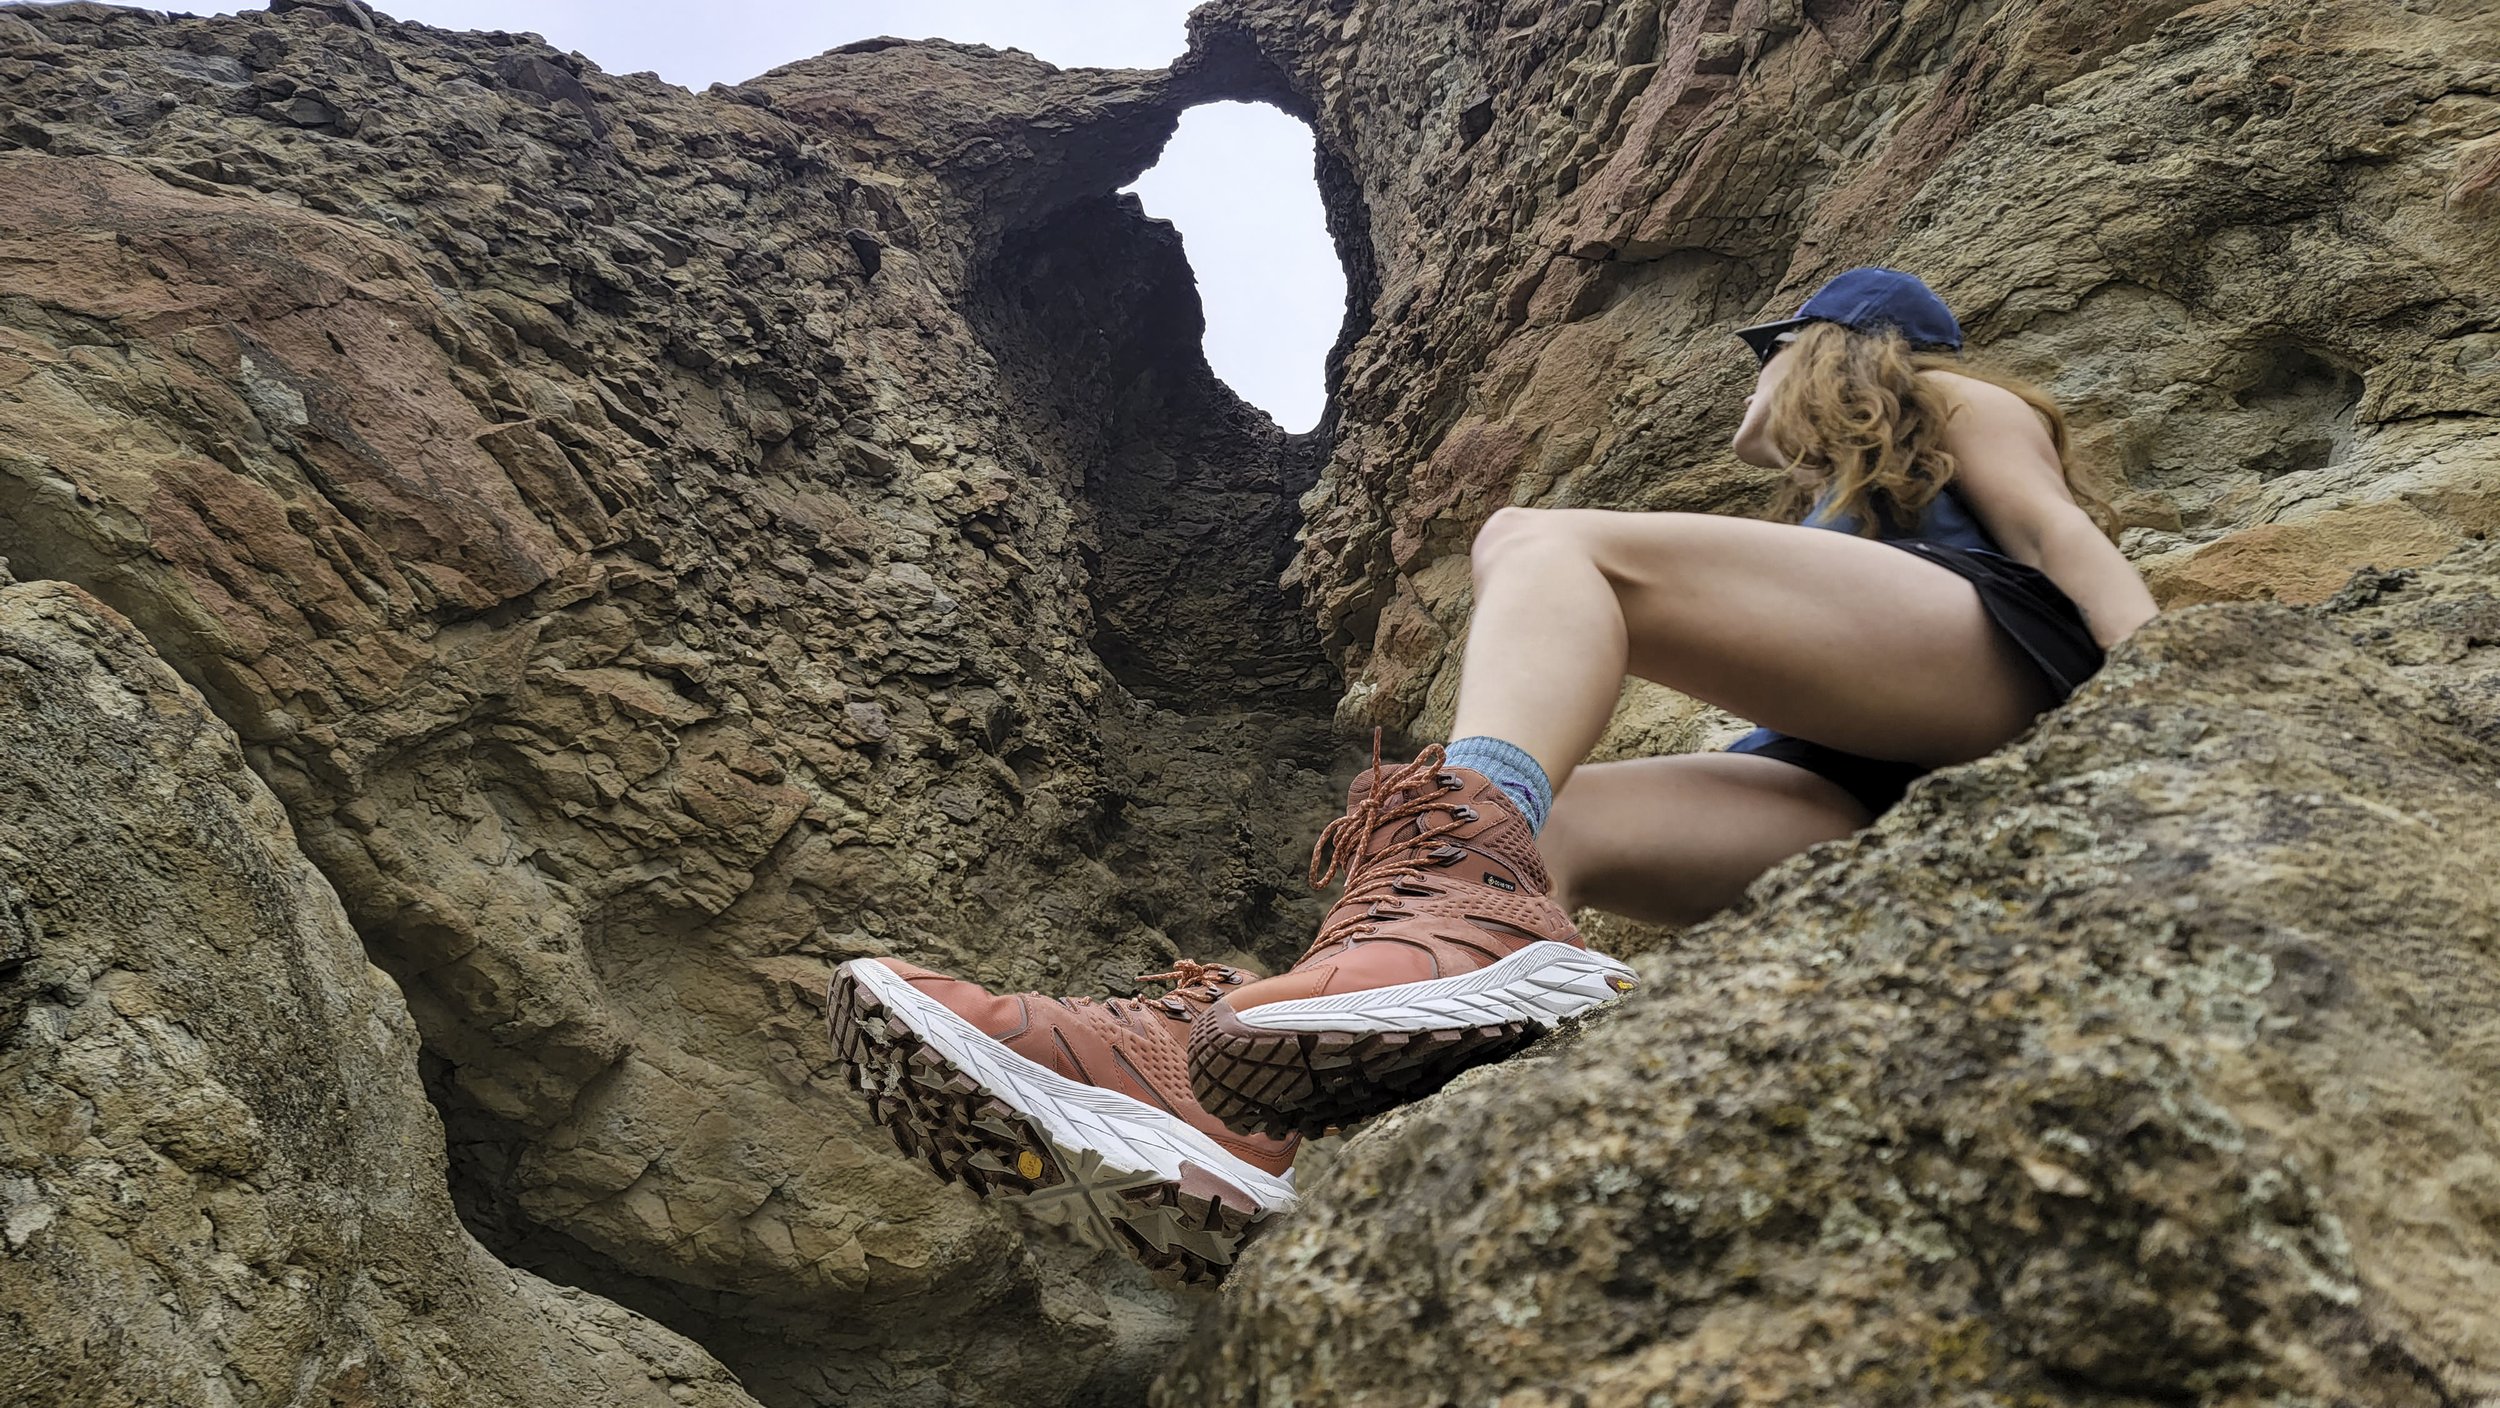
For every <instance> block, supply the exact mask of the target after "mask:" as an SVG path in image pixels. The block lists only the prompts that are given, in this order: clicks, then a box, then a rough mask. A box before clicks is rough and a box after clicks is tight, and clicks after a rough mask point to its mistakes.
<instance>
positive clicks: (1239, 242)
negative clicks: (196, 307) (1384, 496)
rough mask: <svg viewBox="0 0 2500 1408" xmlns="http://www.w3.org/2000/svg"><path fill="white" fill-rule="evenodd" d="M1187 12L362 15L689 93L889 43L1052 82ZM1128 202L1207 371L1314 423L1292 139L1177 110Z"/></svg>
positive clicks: (895, 9) (407, 2)
mask: <svg viewBox="0 0 2500 1408" xmlns="http://www.w3.org/2000/svg"><path fill="white" fill-rule="evenodd" d="M1194 3H1195V0H705V3H703V4H700V5H688V4H683V3H677V2H676V0H376V4H375V7H376V8H378V9H380V10H381V11H383V12H384V13H386V14H389V15H392V16H395V17H397V18H399V19H403V20H415V21H418V22H420V23H423V24H431V25H439V26H441V27H443V28H446V29H502V30H512V31H516V32H517V31H529V32H533V33H536V34H539V35H541V36H543V37H544V38H545V39H546V40H547V42H549V43H550V44H553V45H555V46H556V47H557V48H559V49H570V50H573V51H575V52H577V53H579V54H581V55H582V56H584V57H585V58H588V59H589V60H590V61H591V62H593V63H595V64H597V65H598V66H599V67H601V68H603V69H606V70H607V71H608V72H610V73H638V72H643V71H646V70H647V71H650V72H653V73H657V74H658V75H660V76H661V77H662V78H665V79H667V80H668V81H670V82H671V83H679V84H683V85H685V86H686V87H688V88H693V89H696V90H698V91H699V90H701V89H703V88H705V87H707V86H709V85H711V84H713V83H736V82H738V81H740V80H742V79H747V78H752V77H754V76H755V75H757V74H759V73H762V72H763V71H765V70H766V69H769V68H774V67H777V66H779V65H781V64H786V63H789V62H792V61H793V60H797V59H804V58H808V57H811V56H813V55H816V54H820V53H823V52H824V51H825V50H827V49H830V48H833V47H834V46H835V45H837V44H847V43H849V42H850V41H852V40H854V39H868V38H873V37H875V36H877V35H882V34H891V35H897V36H900V37H902V38H905V39H927V38H943V39H956V40H962V41H964V42H966V43H973V44H988V45H992V46H994V47H997V48H1017V49H1023V50H1025V51H1027V52H1028V53H1031V54H1034V55H1037V56H1039V57H1040V58H1043V59H1046V60H1048V61H1050V62H1051V63H1054V64H1058V65H1060V66H1061V67H1064V68H1075V67H1080V66H1082V67H1097V68H1161V67H1163V66H1164V65H1165V64H1168V63H1170V62H1171V61H1172V60H1173V59H1175V58H1177V57H1179V56H1180V53H1181V51H1182V50H1183V49H1185V48H1187V47H1188V37H1187V32H1186V29H1185V27H1184V21H1185V20H1186V19H1187V17H1188V14H1189V11H1190V9H1191V7H1192V5H1193V4H1194ZM1131 189H1133V190H1135V191H1136V192H1137V193H1138V196H1139V198H1140V199H1141V200H1143V201H1144V202H1145V206H1146V211H1147V213H1148V214H1150V215H1154V216H1156V217H1159V218H1161V219H1166V220H1170V221H1171V222H1172V223H1173V224H1175V225H1177V226H1179V227H1180V231H1181V239H1182V242H1183V243H1184V244H1185V245H1186V247H1187V248H1188V251H1189V260H1190V264H1191V267H1192V268H1194V269H1195V270H1196V271H1197V275H1198V287H1199V292H1200V296H1201V297H1202V299H1203V300H1204V302H1205V304H1206V310H1207V360H1208V362H1209V363H1210V364H1211V365H1213V366H1214V368H1215V372H1216V375H1218V376H1220V377H1222V378H1224V380H1225V381H1226V382H1227V383H1229V384H1230V385H1231V386H1232V388H1233V389H1234V390H1235V391H1237V392H1239V393H1240V394H1241V396H1242V399H1244V400H1246V401H1249V402H1250V403H1251V404H1253V405H1255V406H1258V407H1260V408H1261V409H1263V410H1265V411H1266V412H1267V413H1268V414H1269V415H1271V416H1274V417H1275V418H1276V421H1277V423H1278V424H1279V425H1281V426H1283V427H1284V428H1285V429H1286V430H1288V431H1296V432H1298V431H1304V430H1308V429H1310V428H1311V427H1312V426H1313V425H1316V424H1317V423H1318V421H1319V416H1320V408H1321V404H1322V402H1323V400H1324V399H1325V394H1324V392H1323V389H1322V386H1321V364H1322V362H1323V361H1324V360H1325V358H1326V357H1327V354H1328V347H1329V344H1330V343H1331V342H1333V341H1335V339H1336V336H1337V325H1338V322H1339V320H1340V319H1341V318H1342V317H1343V316H1344V312H1345V274H1344V271H1343V269H1342V268H1341V267H1340V266H1339V265H1338V263H1337V255H1336V251H1335V250H1334V249H1333V248H1331V247H1330V245H1329V243H1328V234H1327V229H1326V226H1325V224H1324V223H1323V220H1322V216H1321V213H1320V203H1319V188H1318V185H1317V183H1316V182H1315V181H1314V180H1313V178H1312V175H1311V134H1310V131H1309V129H1308V128H1305V127H1304V126H1302V124H1300V123H1298V122H1296V121H1294V120H1293V119H1292V118H1289V117H1287V116H1285V115H1284V114H1283V113H1280V112H1278V111H1276V110H1275V109H1273V108H1268V107H1260V106H1253V105H1248V104H1242V103H1220V104H1213V105H1210V106H1207V107H1202V108H1195V109H1192V110H1191V111H1190V112H1189V113H1187V114H1185V115H1184V116H1183V117H1182V118H1181V126H1180V131H1179V133H1178V134H1176V135H1175V136H1174V137H1173V139H1172V143H1171V145H1170V146H1169V147H1167V148H1166V149H1165V150H1164V154H1163V160H1162V162H1161V163H1160V164H1159V165H1157V166H1156V167H1155V168H1154V169H1153V170H1152V171H1149V172H1147V173H1146V174H1145V175H1144V176H1143V177H1141V178H1139V180H1138V182H1137V184H1136V185H1135V186H1134V187H1132V188H1131Z"/></svg>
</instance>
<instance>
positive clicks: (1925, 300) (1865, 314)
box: [1736, 268, 1962, 362]
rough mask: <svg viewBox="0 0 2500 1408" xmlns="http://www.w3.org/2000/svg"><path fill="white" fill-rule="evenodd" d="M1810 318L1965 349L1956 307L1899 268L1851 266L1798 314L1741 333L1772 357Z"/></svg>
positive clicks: (1738, 332) (1764, 355)
mask: <svg viewBox="0 0 2500 1408" xmlns="http://www.w3.org/2000/svg"><path fill="white" fill-rule="evenodd" d="M1808 323H1838V324H1840V325H1841V326H1842V327H1845V328H1856V329H1858V330H1859V331H1861V332H1872V331H1874V330H1875V329H1877V328H1879V327H1889V328H1894V329H1897V330H1899V332H1900V333H1901V337H1902V339H1903V340H1904V341H1906V342H1908V343H1909V344H1910V345H1911V346H1912V347H1921V348H1928V347H1941V348H1945V349H1947V350H1950V351H1955V352H1959V351H1960V350H1962V325H1961V324H1960V323H1959V322H1956V321H1955V320H1954V317H1953V310H1952V309H1950V308H1947V307H1945V306H1944V300H1943V299H1941V298H1938V297H1937V296H1936V291H1935V290H1934V289H1931V288H1929V287H1928V286H1927V285H1925V284H1923V283H1921V282H1919V280H1918V276H1917V275H1915V274H1904V273H1902V272H1901V271H1900V270H1898V269H1874V268H1867V269H1851V270H1850V271H1848V272H1847V273H1845V274H1840V275H1837V276H1835V277H1834V278H1833V279H1832V280H1831V282H1829V283H1826V284H1825V285H1823V286H1822V287H1821V288H1818V289H1816V290H1815V291H1814V296H1813V297H1812V298H1809V299H1807V300H1806V301H1805V303H1804V305H1803V306H1802V307H1800V308H1798V309H1797V316H1795V317H1793V318H1782V319H1780V320H1779V321H1778V322H1776V323H1756V324H1754V325H1753V326H1752V327H1749V328H1738V329H1737V330H1736V335H1737V336H1738V337H1741V338H1743V339H1744V340H1745V345H1746V346H1748V347H1750V348H1752V349H1753V351H1754V355H1755V356H1757V357H1759V358H1761V359H1762V360H1763V361H1766V362H1767V361H1769V360H1771V355H1772V354H1773V353H1775V352H1777V351H1778V350H1779V339H1780V336H1781V334H1783V333H1791V332H1795V331H1796V330H1797V329H1799V328H1802V327H1804V326H1806V325H1807V324H1808Z"/></svg>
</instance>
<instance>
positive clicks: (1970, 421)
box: [1929, 373, 2160, 649]
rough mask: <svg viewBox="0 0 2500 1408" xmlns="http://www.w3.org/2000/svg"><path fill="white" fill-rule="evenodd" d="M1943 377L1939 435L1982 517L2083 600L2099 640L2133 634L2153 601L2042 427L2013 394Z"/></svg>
mask: <svg viewBox="0 0 2500 1408" xmlns="http://www.w3.org/2000/svg"><path fill="white" fill-rule="evenodd" d="M1929 375H1933V376H1939V377H1941V378H1944V379H1946V380H1947V391H1948V394H1949V395H1950V396H1951V398H1952V400H1953V402H1954V408H1953V414H1952V416H1951V418H1950V419H1948V420H1947V421H1946V422H1945V433H1944V444H1945V448H1946V449H1947V450H1949V451H1951V452H1952V455H1953V458H1954V461H1955V462H1956V464H1958V465H1959V469H1958V471H1957V472H1956V474H1955V477H1954V487H1955V488H1956V489H1958V490H1960V491H1961V495H1962V498H1963V500H1964V501H1965V502H1967V503H1969V505H1970V507H1971V511H1972V512H1973V513H1975V514H1977V515H1978V516H1979V522H1980V525H1981V526H1982V527H1985V528H1986V529H1987V530H1988V533H1989V535H1990V536H1992V537H1994V538H1995V539H1996V540H1997V542H1998V544H1999V545H2000V546H2002V547H2003V548H2004V549H2005V551H2006V552H2007V553H2008V554H2009V555H2011V556H2012V557H2013V558H2014V559H2015V560H2016V561H2018V562H2022V563H2025V564H2027V565H2029V566H2032V567H2036V568H2038V569H2039V570H2040V571H2042V572H2043V573H2046V574H2047V576H2048V578H2049V580H2050V581H2052V582H2055V583H2057V585H2058V589H2059V590H2061V591H2063V592H2065V593H2066V595H2067V596H2068V597H2070V598H2072V599H2073V600H2074V603H2075V605H2077V606H2079V607H2082V608H2083V618H2084V620H2085V621H2086V622H2087V623H2088V624H2089V625H2090V626H2091V628H2092V638H2093V639H2094V640H2096V641H2099V642H2100V643H2101V646H2102V648H2103V649H2107V648H2108V647H2110V646H2113V645H2116V644H2117V643H2118V642H2120V641H2122V640H2125V639H2126V638H2127V637H2128V636H2130V635H2132V634H2134V632H2135V628H2136V627H2138V626H2141V625H2143V624H2144V623H2145V622H2146V621H2148V620H2150V619H2152V617H2153V614H2154V613H2155V612H2156V611H2158V610H2159V609H2160V608H2158V607H2156V606H2155V605H2154V604H2153V594H2152V593H2151V592H2149V591H2147V590H2145V587H2144V579H2143V578H2142V577H2140V576H2138V575H2137V574H2136V570H2135V564H2133V563H2131V562H2129V561H2127V559H2126V556H2125V554H2123V553H2121V552H2119V551H2118V549H2117V547H2116V546H2115V545H2113V544H2112V543H2111V542H2110V541H2109V539H2107V538H2105V537H2103V536H2101V530H2100V528H2099V527H2098V526H2097V525H2095V524H2094V523H2093V522H2092V519H2091V516H2090V515H2088V514H2086V513H2085V512H2084V511H2083V509H2082V507H2081V506H2079V505H2078V504H2076V502H2075V500H2074V496H2073V495H2072V494H2070V493H2068V492H2067V491H2066V476H2065V474H2064V473H2063V472H2062V471H2061V470H2060V469H2059V467H2058V462H2057V447H2056V446H2055V445H2054V444H2053V443H2052V442H2051V441H2050V439H2049V432H2048V427H2047V426H2045V425H2043V424H2041V422H2040V417H2039V416H2038V414H2036V413H2035V412H2033V410H2032V409H2031V407H2030V406H2028V405H2026V404H2024V402H2023V399H2022V398H2021V397H2020V396H2017V395H2015V394H2014V393H2013V392H2011V391H2008V390H2006V389H2005V388H2003V387H2001V386H1992V385H1990V384H1988V383H1987V382H1984V381H1979V380H1975V379H1973V378H1971V377H1962V376H1951V375H1950V374H1949V373H1929Z"/></svg>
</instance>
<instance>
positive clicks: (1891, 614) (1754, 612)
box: [1452, 509, 2050, 788]
mask: <svg viewBox="0 0 2500 1408" xmlns="http://www.w3.org/2000/svg"><path fill="white" fill-rule="evenodd" d="M1474 565H1475V572H1476V606H1475V615H1474V617H1473V619H1472V621H1471V624H1470V625H1469V628H1468V640H1467V653H1466V659H1465V663H1464V665H1463V670H1462V674H1461V677H1460V686H1459V700H1458V717H1457V721H1456V724H1455V726H1454V727H1453V729H1452V733H1453V735H1455V736H1458V737H1465V736H1468V735H1471V734H1490V735H1492V736H1493V737H1496V738H1502V739H1507V740H1509V741H1510V742H1512V743H1515V744H1517V745H1518V746H1519V747H1521V748H1524V749H1526V750H1527V751H1528V752H1529V754H1531V755H1532V756H1534V757H1535V758H1536V760H1537V762H1538V763H1540V764H1541V765H1543V767H1544V768H1545V772H1546V776H1547V777H1549V778H1551V779H1552V780H1553V782H1554V784H1555V786H1556V787H1558V788H1559V787H1561V786H1562V785H1563V784H1564V782H1565V780H1566V779H1568V778H1569V777H1570V775H1571V770H1572V769H1573V768H1574V767H1576V766H1577V765H1578V764H1579V762H1580V760H1581V759H1582V758H1585V757H1587V756H1588V751H1589V749H1590V748H1592V747H1594V746H1596V743H1597V738H1598V735H1599V734H1600V733H1601V732H1603V731H1604V729H1605V726H1606V720H1607V718H1608V717H1609V716H1610V715H1611V713H1612V712H1613V709H1614V704H1615V698H1616V695H1617V694H1618V693H1619V692H1620V691H1621V689H1622V683H1623V676H1624V675H1625V674H1627V673H1629V674H1636V675H1639V676H1641V677H1642V678H1644V679H1650V680H1655V681H1657V682H1658V683H1660V684H1664V685H1666V686H1668V687H1670V688H1673V689H1678V690H1681V691H1683V692H1684V693H1686V694H1689V695H1692V696H1693V697H1695V698H1697V699H1700V700H1702V701H1704V702H1706V703H1710V704H1716V705H1718V706H1719V707H1721V708H1723V709H1726V710H1728V711H1729V712H1731V713H1734V714H1736V715H1738V716H1740V717H1743V718H1747V719H1752V720H1754V721H1755V722H1757V723H1760V724H1763V725H1766V726H1768V727H1771V728H1775V729H1778V730H1780V731H1781V732H1783V733H1791V734H1795V735H1797V736H1798V737H1800V738H1809V739H1812V740H1814V741H1815V742H1818V743H1822V744H1825V745H1827V746H1830V747H1834V748H1839V749H1842V750H1844V751H1847V752H1851V753H1857V754H1860V755H1863V756H1866V757H1871V758H1886V759H1895V760H1899V761H1903V762H1915V763H1924V764H1930V765H1942V764H1945V763H1953V762H1961V761H1964V760H1967V759H1970V758H1975V757H1977V756H1979V755H1980V754H1982V753H1985V752H1988V751H1989V750H1991V749H1993V748H1996V747H1998V746H1999V745H2001V744H2003V743H2004V742H2005V741H2006V740H2007V739H2009V738H2012V737H2013V736H2014V735H2015V734H2017V733H2019V732H2021V731H2022V729H2023V727H2024V725H2026V724H2027V723H2029V722H2030V721H2031V719H2032V718H2034V717H2035V716H2037V715H2038V714H2039V713H2040V711H2041V710H2042V709H2044V708H2046V707H2047V706H2048V704H2049V699H2050V696H2049V691H2048V686H2047V684H2046V682H2045V681H2043V680H2042V679H2041V678H2040V676H2039V672H2038V670H2037V669H2036V668H2034V667H2033V666H2032V664H2031V662H2030V661H2029V660H2028V659H2027V658H2026V657H2024V656H2023V655H2022V653H2021V652H2020V650H2019V649H2017V648H2016V647H2015V646H2014V644H2013V643H2012V642H2011V641H2009V640H2007V639H2006V638H2005V637H2004V634H2003V633H2002V632H2000V631H1998V630H1997V629H1996V626H1995V623H1994V622H1992V621H1991V620H1990V619H1989V617H1988V614H1987V612H1986V610H1985V609H1984V608H1983V607H1982V606H1981V605H1980V603H1979V594H1978V592H1977V591H1976V590H1974V589H1973V588H1972V587H1971V585H1970V583H1968V582H1966V581H1964V580H1962V579H1961V578H1960V577H1957V576H1955V575H1954V574H1953V573H1951V572H1948V571H1946V570H1945V569H1944V568H1941V567H1938V566H1936V565H1935V564H1934V563H1931V562H1927V561H1924V560H1922V559H1920V558H1918V557H1915V556H1913V555H1911V554H1909V553H1906V552H1903V551H1901V550H1900V549H1898V548H1894V547H1889V546H1886V545H1885V544H1882V543H1877V542H1871V541H1868V540H1866V539H1861V538H1854V537H1850V536H1848V535H1846V534H1842V533H1832V532H1826V531H1824V530H1822V529H1817V528H1800V527H1795V526H1792V525H1785V524H1775V523H1759V522H1755V521H1752V520H1750V519H1740V518H1726V517H1721V516H1718V515H1715V514H1691V513H1611V512H1605V511H1601V510H1590V509H1559V510H1537V509H1504V510H1502V511H1501V512H1500V513H1497V514H1495V515H1494V516H1493V519H1492V521H1491V522H1489V523H1487V524H1486V525H1485V527H1484V530H1483V532H1481V533H1480V534H1478V535H1477V538H1476V547H1475V558H1474Z"/></svg>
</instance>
